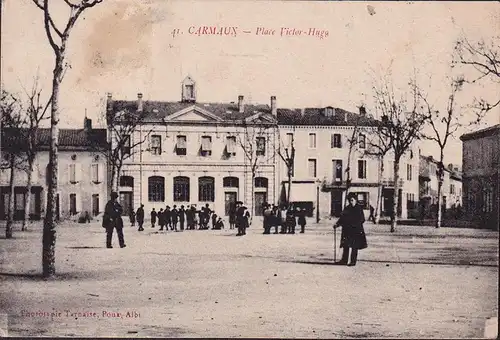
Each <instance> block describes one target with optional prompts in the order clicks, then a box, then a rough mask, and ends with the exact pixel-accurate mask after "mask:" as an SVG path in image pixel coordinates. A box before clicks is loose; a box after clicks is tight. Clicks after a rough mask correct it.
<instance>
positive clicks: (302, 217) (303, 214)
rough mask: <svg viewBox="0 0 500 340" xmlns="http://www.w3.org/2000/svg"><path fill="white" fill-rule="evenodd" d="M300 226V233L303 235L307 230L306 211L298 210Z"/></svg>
mask: <svg viewBox="0 0 500 340" xmlns="http://www.w3.org/2000/svg"><path fill="white" fill-rule="evenodd" d="M297 216H298V224H299V225H300V233H301V234H303V233H304V232H305V230H306V223H307V221H306V209H300V208H297Z"/></svg>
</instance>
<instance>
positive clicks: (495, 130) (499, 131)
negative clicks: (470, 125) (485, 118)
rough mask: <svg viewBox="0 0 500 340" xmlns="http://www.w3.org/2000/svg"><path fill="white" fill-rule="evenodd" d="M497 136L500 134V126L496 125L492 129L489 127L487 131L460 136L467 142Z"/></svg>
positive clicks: (482, 130)
mask: <svg viewBox="0 0 500 340" xmlns="http://www.w3.org/2000/svg"><path fill="white" fill-rule="evenodd" d="M496 134H500V124H496V125H493V126H490V127H487V128H485V129H481V130H477V131H473V132H469V133H466V134H464V135H462V136H460V140H461V141H466V140H471V139H477V138H484V137H488V136H493V135H496Z"/></svg>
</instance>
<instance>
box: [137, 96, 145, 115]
mask: <svg viewBox="0 0 500 340" xmlns="http://www.w3.org/2000/svg"><path fill="white" fill-rule="evenodd" d="M143 108H144V107H143V104H142V93H138V94H137V112H142V110H143Z"/></svg>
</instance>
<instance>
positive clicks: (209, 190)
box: [108, 77, 278, 216]
mask: <svg viewBox="0 0 500 340" xmlns="http://www.w3.org/2000/svg"><path fill="white" fill-rule="evenodd" d="M196 92H197V91H196V83H195V82H194V81H193V80H192V79H191V78H190V77H187V78H186V79H185V80H184V81H183V83H182V92H181V93H182V97H181V101H179V102H153V101H143V100H142V94H139V95H138V98H137V100H135V101H116V100H113V98H112V97H111V96H108V111H109V112H108V117H113V116H116V115H118V114H119V113H122V111H123V110H128V111H129V112H142V113H143V115H144V119H143V122H142V124H140V126H138V128H137V129H136V130H135V131H134V132H133V134H132V136H131V144H132V145H135V148H133V150H130V153H131V155H130V157H128V158H127V159H126V160H125V161H124V165H123V168H122V171H121V173H120V176H119V187H118V191H119V195H120V200H121V202H122V205H123V206H124V207H125V210H124V214H128V212H130V211H131V210H133V209H134V210H135V209H137V208H138V207H139V205H140V204H144V208H145V210H146V211H147V212H149V211H151V210H152V209H153V208H155V209H156V211H158V210H159V209H161V208H163V209H164V208H165V207H166V206H167V205H168V206H170V207H171V208H172V207H173V205H176V206H177V207H178V208H179V207H180V206H182V205H184V206H185V207H186V206H188V205H192V204H195V205H196V206H197V207H198V208H199V207H201V206H204V205H205V204H209V206H210V208H211V209H213V210H215V212H216V213H217V214H218V215H222V216H224V215H228V213H229V209H230V207H231V205H232V204H234V202H236V201H239V200H241V201H244V202H245V204H246V206H247V207H248V209H250V210H251V211H252V212H253V213H254V214H257V215H260V214H261V213H262V203H264V202H267V201H270V202H274V201H276V198H277V195H278V194H277V188H276V186H275V183H276V182H277V179H276V155H275V153H274V149H275V144H276V139H277V138H276V136H277V134H276V99H275V97H271V101H270V104H269V105H250V104H246V103H245V100H244V97H243V96H239V97H238V101H237V102H232V103H227V104H221V103H199V102H197V101H196ZM109 133H111V134H112V133H113V132H112V130H110V131H109ZM141 140H144V142H143V143H135V142H134V141H141ZM112 147H115V145H112Z"/></svg>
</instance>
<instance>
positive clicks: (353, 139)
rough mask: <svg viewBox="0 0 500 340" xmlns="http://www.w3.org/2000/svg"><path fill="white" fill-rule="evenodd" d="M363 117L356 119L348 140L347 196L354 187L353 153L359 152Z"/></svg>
mask: <svg viewBox="0 0 500 340" xmlns="http://www.w3.org/2000/svg"><path fill="white" fill-rule="evenodd" d="M360 119H361V116H356V118H355V119H354V123H353V125H352V132H351V134H350V136H349V137H348V138H347V144H348V145H349V148H348V150H349V151H348V152H347V166H346V169H345V173H346V181H345V184H346V187H345V195H346V197H347V195H348V194H349V190H350V189H351V185H352V173H351V161H352V156H353V153H354V152H355V151H356V150H357V146H358V143H359V138H360V136H359V130H360V128H359V123H360ZM344 204H347V201H345V202H344Z"/></svg>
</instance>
